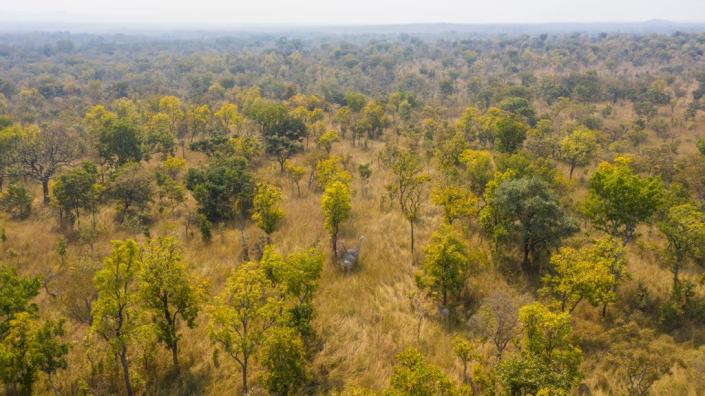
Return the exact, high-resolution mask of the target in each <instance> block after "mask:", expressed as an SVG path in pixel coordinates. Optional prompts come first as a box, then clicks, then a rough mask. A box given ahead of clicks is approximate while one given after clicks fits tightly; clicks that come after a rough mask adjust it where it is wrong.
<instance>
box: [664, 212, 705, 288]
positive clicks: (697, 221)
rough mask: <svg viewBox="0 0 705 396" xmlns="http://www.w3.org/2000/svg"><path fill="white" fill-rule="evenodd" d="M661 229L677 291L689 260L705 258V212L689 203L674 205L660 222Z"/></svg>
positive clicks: (674, 286)
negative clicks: (681, 275) (664, 237)
mask: <svg viewBox="0 0 705 396" xmlns="http://www.w3.org/2000/svg"><path fill="white" fill-rule="evenodd" d="M659 229H660V230H661V232H662V233H663V234H664V235H665V236H666V241H667V243H666V252H667V261H668V263H669V269H670V270H671V273H672V274H673V291H674V292H677V291H678V289H679V287H680V279H679V274H680V272H681V270H682V269H683V267H684V266H685V265H686V264H687V262H688V261H689V260H694V261H698V262H699V261H700V260H702V259H705V213H703V212H702V211H701V210H699V209H698V208H696V207H695V206H694V205H692V204H689V203H686V204H681V205H676V206H673V207H671V208H670V209H668V211H667V212H666V214H665V216H664V218H663V220H662V221H661V222H659Z"/></svg>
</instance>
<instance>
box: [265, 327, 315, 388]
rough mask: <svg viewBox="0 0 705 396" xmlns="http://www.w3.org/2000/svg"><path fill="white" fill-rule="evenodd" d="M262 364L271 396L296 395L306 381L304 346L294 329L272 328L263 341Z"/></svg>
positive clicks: (266, 385)
mask: <svg viewBox="0 0 705 396" xmlns="http://www.w3.org/2000/svg"><path fill="white" fill-rule="evenodd" d="M260 363H261V364H262V366H263V367H264V368H265V370H266V372H265V373H264V375H263V382H264V385H265V387H266V388H267V390H268V391H269V393H270V394H271V395H296V394H298V393H299V391H300V390H301V388H302V387H303V385H304V384H305V382H306V380H307V373H306V356H305V352H304V343H303V341H302V340H301V336H300V335H299V334H297V332H296V331H295V330H294V329H291V328H288V327H274V328H273V329H271V330H270V331H269V332H268V334H267V336H266V337H265V339H264V341H263V342H262V347H261V351H260Z"/></svg>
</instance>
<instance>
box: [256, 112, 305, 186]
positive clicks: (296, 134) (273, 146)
mask: <svg viewBox="0 0 705 396" xmlns="http://www.w3.org/2000/svg"><path fill="white" fill-rule="evenodd" d="M249 113H250V116H251V117H252V119H254V120H255V122H257V124H259V126H260V129H261V131H262V136H263V137H264V146H265V151H266V152H267V154H270V155H274V156H275V157H276V158H277V161H278V162H279V167H280V170H281V172H282V173H284V163H285V162H286V160H287V159H288V158H289V157H290V156H291V155H293V154H295V153H297V152H299V151H301V150H302V149H303V144H302V142H303V139H304V138H305V137H306V134H307V129H306V124H305V123H304V122H303V121H302V120H301V119H299V118H297V117H294V116H292V115H290V114H289V112H288V110H287V108H286V106H284V105H283V104H279V103H274V102H267V101H264V100H258V101H257V102H256V103H255V104H254V105H252V108H251V109H250V111H249Z"/></svg>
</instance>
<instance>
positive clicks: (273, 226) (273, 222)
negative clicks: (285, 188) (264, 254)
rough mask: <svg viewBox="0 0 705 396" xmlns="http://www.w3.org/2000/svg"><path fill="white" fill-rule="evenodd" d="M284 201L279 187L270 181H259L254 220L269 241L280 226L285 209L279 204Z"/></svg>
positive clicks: (254, 202) (253, 214)
mask: <svg viewBox="0 0 705 396" xmlns="http://www.w3.org/2000/svg"><path fill="white" fill-rule="evenodd" d="M281 201H282V192H281V190H280V189H278V188H277V187H275V186H273V185H271V184H268V183H258V184H257V192H256V193H255V197H254V199H253V209H254V210H253V213H252V220H253V221H254V222H255V223H256V224H257V227H259V228H260V229H261V230H262V231H264V233H265V234H267V241H268V242H269V241H271V235H272V233H273V232H274V231H276V230H277V227H279V223H280V222H281V220H282V218H283V217H284V210H282V208H281V207H280V206H279V205H280V203H281Z"/></svg>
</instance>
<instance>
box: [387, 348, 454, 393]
mask: <svg viewBox="0 0 705 396" xmlns="http://www.w3.org/2000/svg"><path fill="white" fill-rule="evenodd" d="M396 360H397V364H396V365H395V366H394V369H393V371H392V378H391V380H390V388H389V390H388V391H387V392H386V394H387V395H389V396H396V395H399V396H401V395H406V396H428V395H436V396H450V395H455V394H457V390H456V387H455V386H454V385H453V383H452V382H451V380H450V379H449V378H448V376H447V375H446V374H445V373H443V372H442V371H441V370H440V369H439V368H438V367H436V366H434V365H432V364H429V363H428V362H426V360H425V359H424V358H423V356H421V354H420V353H419V352H418V351H417V350H415V349H413V348H410V349H407V350H405V351H404V352H402V353H400V354H398V355H397V357H396Z"/></svg>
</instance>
